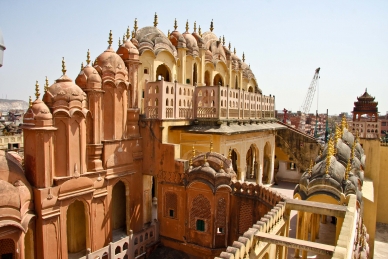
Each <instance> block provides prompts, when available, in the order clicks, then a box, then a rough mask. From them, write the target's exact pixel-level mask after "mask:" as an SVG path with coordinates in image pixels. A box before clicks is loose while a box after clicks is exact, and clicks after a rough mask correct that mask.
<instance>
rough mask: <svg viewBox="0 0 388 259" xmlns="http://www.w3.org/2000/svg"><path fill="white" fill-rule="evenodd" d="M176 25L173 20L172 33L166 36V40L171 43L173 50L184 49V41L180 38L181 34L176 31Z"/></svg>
mask: <svg viewBox="0 0 388 259" xmlns="http://www.w3.org/2000/svg"><path fill="white" fill-rule="evenodd" d="M177 28H178V23H177V21H176V19H175V21H174V31H173V32H171V33H170V34H169V35H168V39H169V40H170V41H171V43H172V45H174V47H175V48H186V39H185V38H184V37H183V36H182V34H181V33H180V32H179V31H177Z"/></svg>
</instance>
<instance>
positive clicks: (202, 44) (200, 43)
mask: <svg viewBox="0 0 388 259" xmlns="http://www.w3.org/2000/svg"><path fill="white" fill-rule="evenodd" d="M191 35H193V37H194V38H195V39H196V41H197V45H198V48H200V49H203V48H205V42H204V41H203V39H202V33H201V26H199V27H198V33H197V23H196V22H194V32H193V33H192V34H191Z"/></svg>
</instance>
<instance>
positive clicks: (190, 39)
mask: <svg viewBox="0 0 388 259" xmlns="http://www.w3.org/2000/svg"><path fill="white" fill-rule="evenodd" d="M183 37H184V38H185V40H186V47H187V52H186V53H187V54H188V55H191V56H194V57H196V56H198V54H199V48H198V44H197V40H196V39H195V38H194V36H193V35H191V34H190V33H188V32H185V33H183Z"/></svg>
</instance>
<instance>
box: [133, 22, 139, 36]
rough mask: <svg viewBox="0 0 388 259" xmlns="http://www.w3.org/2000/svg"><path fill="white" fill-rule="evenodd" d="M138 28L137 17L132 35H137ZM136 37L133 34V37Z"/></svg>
mask: <svg viewBox="0 0 388 259" xmlns="http://www.w3.org/2000/svg"><path fill="white" fill-rule="evenodd" d="M137 29H138V27H137V18H135V23H134V25H133V32H132V35H135V34H136V32H137ZM134 37H135V36H132V38H134Z"/></svg>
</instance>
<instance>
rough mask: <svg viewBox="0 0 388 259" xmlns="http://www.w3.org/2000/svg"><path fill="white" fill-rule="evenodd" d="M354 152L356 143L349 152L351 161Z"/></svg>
mask: <svg viewBox="0 0 388 259" xmlns="http://www.w3.org/2000/svg"><path fill="white" fill-rule="evenodd" d="M355 150H356V142H354V143H353V146H352V151H351V153H350V158H351V159H352V161H353V159H354V151H355Z"/></svg>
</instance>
